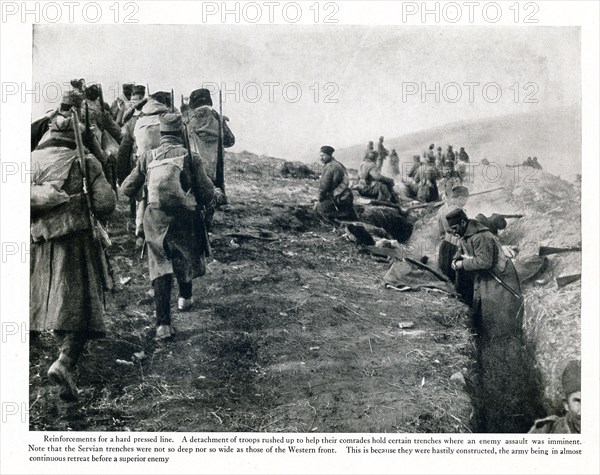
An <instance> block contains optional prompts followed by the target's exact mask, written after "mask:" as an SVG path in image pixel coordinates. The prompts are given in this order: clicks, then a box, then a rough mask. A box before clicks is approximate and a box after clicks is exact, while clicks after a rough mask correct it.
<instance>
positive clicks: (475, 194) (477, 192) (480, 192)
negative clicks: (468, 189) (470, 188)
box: [469, 186, 504, 198]
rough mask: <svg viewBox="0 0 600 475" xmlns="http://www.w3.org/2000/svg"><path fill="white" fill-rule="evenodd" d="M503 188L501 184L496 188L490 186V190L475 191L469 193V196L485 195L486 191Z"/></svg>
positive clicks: (490, 191)
mask: <svg viewBox="0 0 600 475" xmlns="http://www.w3.org/2000/svg"><path fill="white" fill-rule="evenodd" d="M503 189H504V187H503V186H500V187H498V188H492V189H490V190H483V191H476V192H475V193H470V194H469V198H470V197H471V196H477V195H485V194H486V193H492V192H493V191H498V190H503Z"/></svg>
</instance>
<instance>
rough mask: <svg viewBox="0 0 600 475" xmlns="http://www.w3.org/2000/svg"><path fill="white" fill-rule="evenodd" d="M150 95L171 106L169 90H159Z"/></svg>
mask: <svg viewBox="0 0 600 475" xmlns="http://www.w3.org/2000/svg"><path fill="white" fill-rule="evenodd" d="M150 97H151V98H152V99H154V100H155V101H158V102H160V103H161V104H164V105H165V106H167V107H171V93H170V92H167V91H157V92H155V93H154V94H150Z"/></svg>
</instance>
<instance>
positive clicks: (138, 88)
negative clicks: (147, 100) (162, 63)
mask: <svg viewBox="0 0 600 475" xmlns="http://www.w3.org/2000/svg"><path fill="white" fill-rule="evenodd" d="M133 94H141V95H142V96H143V95H144V94H146V86H144V85H142V84H136V85H135V86H133Z"/></svg>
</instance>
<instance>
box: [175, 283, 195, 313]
mask: <svg viewBox="0 0 600 475" xmlns="http://www.w3.org/2000/svg"><path fill="white" fill-rule="evenodd" d="M177 283H178V285H179V298H178V299H177V309H178V310H180V311H182V312H185V311H187V310H191V308H192V306H193V305H194V297H192V283H191V282H182V281H180V280H179V279H177Z"/></svg>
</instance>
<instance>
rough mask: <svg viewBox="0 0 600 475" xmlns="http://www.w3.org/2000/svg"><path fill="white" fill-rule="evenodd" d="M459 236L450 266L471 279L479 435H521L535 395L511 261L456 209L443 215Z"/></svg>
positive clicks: (518, 289)
mask: <svg viewBox="0 0 600 475" xmlns="http://www.w3.org/2000/svg"><path fill="white" fill-rule="evenodd" d="M446 220H447V222H448V225H449V226H450V229H451V230H452V232H454V233H455V234H456V235H457V236H459V238H460V239H459V243H458V251H457V253H456V255H455V257H454V259H453V261H452V268H453V269H454V270H455V271H458V270H463V271H466V272H468V273H473V274H474V289H473V304H472V308H473V317H474V326H475V328H476V330H477V333H478V343H479V344H478V350H479V365H480V376H481V398H482V407H483V411H482V429H483V431H484V432H500V433H510V432H525V431H526V430H527V429H528V427H529V423H528V421H527V414H529V413H530V412H529V404H533V403H534V402H535V396H534V395H532V394H531V392H532V389H533V388H531V387H530V385H528V381H529V377H528V374H527V365H526V364H525V362H526V359H525V357H524V348H523V345H522V337H521V327H522V317H523V297H522V295H521V287H520V282H519V277H518V275H517V272H516V270H515V267H514V265H513V263H512V261H511V260H510V259H509V258H507V257H506V256H505V255H504V253H503V252H502V246H501V244H500V242H499V240H498V238H497V236H495V235H494V234H492V233H491V232H490V230H489V229H488V228H486V227H485V226H484V225H483V224H481V223H479V222H478V221H476V220H472V219H469V218H468V217H467V215H466V213H465V212H464V210H462V209H460V208H457V209H455V210H453V211H451V212H450V213H448V214H447V215H446Z"/></svg>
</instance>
